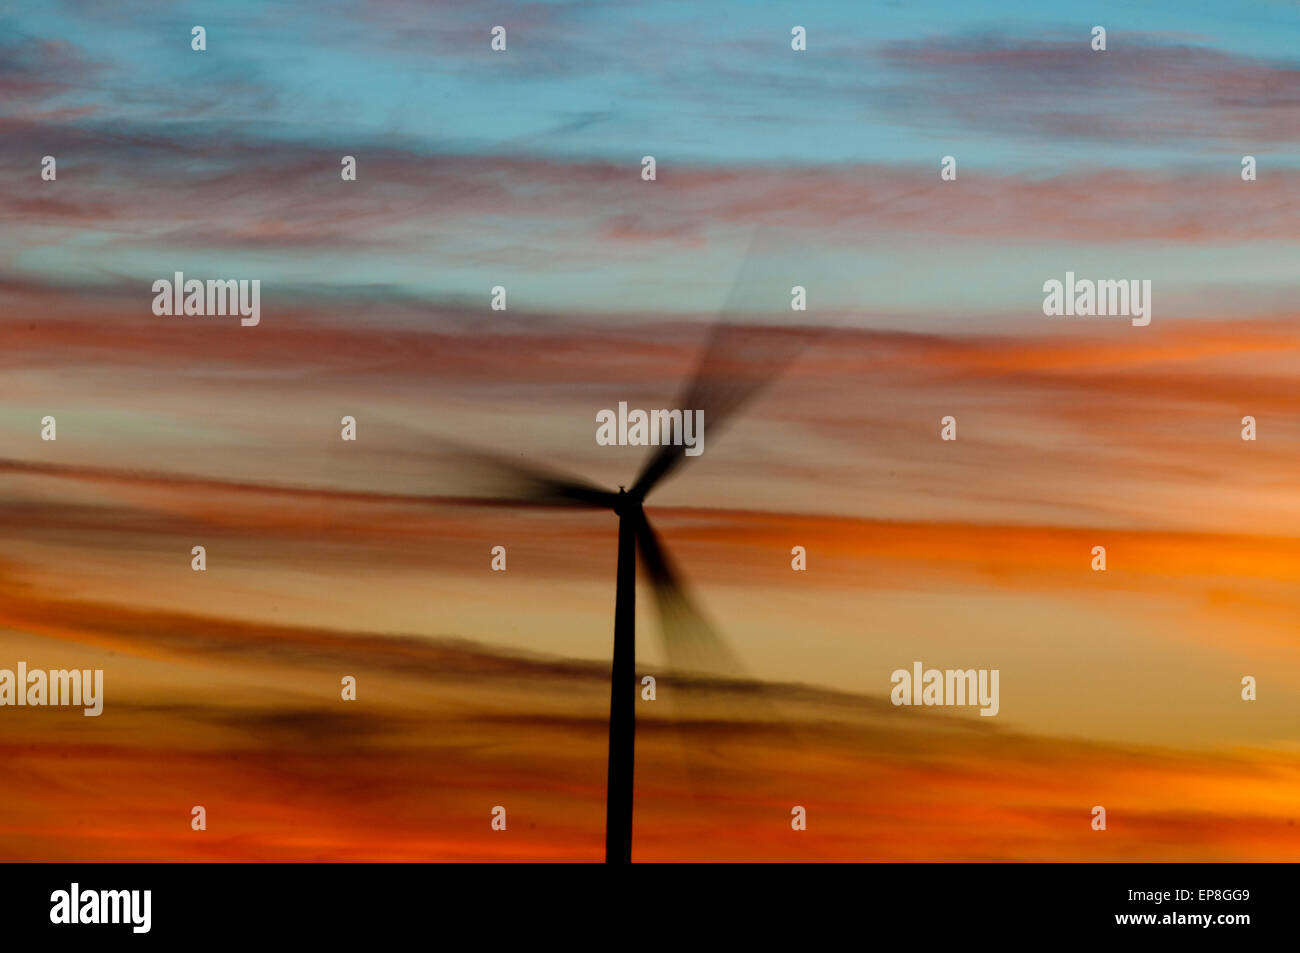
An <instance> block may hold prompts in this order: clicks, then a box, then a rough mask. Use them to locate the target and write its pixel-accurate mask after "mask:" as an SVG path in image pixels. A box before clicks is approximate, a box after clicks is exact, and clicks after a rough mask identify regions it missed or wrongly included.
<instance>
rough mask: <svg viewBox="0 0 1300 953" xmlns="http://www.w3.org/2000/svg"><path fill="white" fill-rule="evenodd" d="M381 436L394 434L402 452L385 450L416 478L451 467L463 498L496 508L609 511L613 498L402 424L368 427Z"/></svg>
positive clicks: (558, 474)
mask: <svg viewBox="0 0 1300 953" xmlns="http://www.w3.org/2000/svg"><path fill="white" fill-rule="evenodd" d="M373 430H378V431H379V432H380V433H381V434H382V433H385V432H390V433H395V434H400V441H399V446H400V447H401V448H402V449H395V450H390V451H389V453H390V454H391V455H392V456H393V457H396V458H398V459H413V460H414V461H415V462H416V465H417V467H416V472H417V474H418V473H420V472H421V471H425V472H428V471H431V470H432V469H433V464H435V463H436V464H438V465H440V466H443V467H446V466H448V465H454V466H455V468H456V477H457V479H458V480H459V481H467V482H468V483H469V484H470V485H469V486H468V487H467V488H466V491H467V492H466V495H468V496H470V497H472V498H475V499H482V500H485V501H488V502H492V503H497V504H510V503H520V504H526V505H534V506H569V507H590V508H595V509H612V508H613V506H614V501H615V500H616V499H617V498H618V494H617V493H611V492H610V491H609V490H605V489H603V488H601V487H599V486H596V485H595V484H593V483H589V482H588V481H586V480H584V479H582V478H581V477H577V476H573V475H571V474H569V473H565V472H563V471H561V470H556V469H554V468H550V467H543V466H541V465H539V464H536V463H532V462H531V461H529V460H527V459H524V458H522V457H512V456H508V455H506V454H503V453H497V452H494V451H489V450H484V449H482V448H480V447H475V446H471V445H469V444H466V443H462V442H460V441H458V440H453V439H451V438H449V437H444V436H435V435H432V434H428V433H425V432H423V431H420V430H416V429H415V428H413V427H410V426H409V425H407V424H399V423H396V422H394V421H392V420H385V421H382V422H380V423H379V424H377V425H376V426H374V427H372V431H373Z"/></svg>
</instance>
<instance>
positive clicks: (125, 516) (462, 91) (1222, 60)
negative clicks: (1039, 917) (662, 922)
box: [0, 0, 1300, 861]
mask: <svg viewBox="0 0 1300 953" xmlns="http://www.w3.org/2000/svg"><path fill="white" fill-rule="evenodd" d="M29 6H30V5H29ZM497 24H501V25H504V26H505V27H506V29H507V36H508V49H507V51H506V52H504V53H494V52H493V51H492V50H491V49H490V48H489V41H490V39H491V36H490V32H489V31H490V30H491V28H492V27H493V26H494V25H497ZM1096 24H1100V25H1103V26H1105V27H1106V29H1107V47H1108V48H1107V50H1106V51H1105V52H1094V51H1093V50H1091V49H1090V47H1089V41H1090V31H1091V29H1092V27H1093V26H1094V25H1096ZM194 25H203V26H204V27H205V28H206V30H207V49H206V51H204V52H196V51H193V50H191V48H190V30H191V27H192V26H194ZM794 25H802V26H804V27H805V28H806V30H807V36H808V48H807V50H806V51H804V52H798V53H796V52H794V51H792V50H791V48H790V35H791V34H790V31H791V28H792V26H794ZM1298 40H1300V6H1297V5H1296V4H1295V3H1287V2H1282V0H1277V2H1266V0H1261V2H1256V3H1251V4H1248V5H1242V6H1239V7H1225V6H1224V5H1223V4H1218V3H1216V4H1211V3H1197V2H1160V3H1144V4H1141V5H1138V4H1107V3H1102V4H1097V5H1093V6H1090V7H1088V8H1087V9H1086V10H1084V11H1080V10H1079V9H1078V8H1076V7H1075V6H1074V5H1069V4H1060V3H1007V2H993V3H988V4H980V5H978V6H977V8H972V9H970V10H965V9H963V8H961V6H960V5H954V4H940V3H908V4H892V3H865V2H842V3H841V2H821V3H818V2H811V3H798V4H794V3H788V4H787V3H752V4H751V3H745V4H721V3H715V2H707V0H706V2H692V3H676V2H672V3H670V2H656V3H632V2H610V3H588V2H554V3H551V2H536V3H524V4H518V3H481V2H457V3H451V2H435V3H417V2H414V0H380V2H372V3H352V4H342V3H328V2H327V3H315V4H306V3H302V2H283V3H238V2H231V3H222V4H218V5H209V4H188V3H180V4H172V3H144V2H138V0H122V2H119V3H113V4H96V3H91V2H82V0H77V2H62V3H51V4H48V5H40V6H39V7H37V6H31V7H30V9H19V8H18V7H17V5H12V6H10V5H5V6H0V170H3V175H0V511H2V513H0V668H10V669H12V668H14V667H15V666H16V664H17V663H18V662H19V661H26V662H27V663H28V666H29V667H31V668H37V667H44V668H63V667H68V668H71V667H76V668H102V669H103V670H104V673H105V675H104V681H105V694H106V698H105V703H104V713H103V715H101V716H100V717H98V718H86V717H83V716H82V714H81V712H80V710H71V709H63V708H44V709H41V708H21V709H19V708H9V707H4V708H0V759H3V765H4V783H3V784H0V860H39V861H45V860H61V861H63V860H66V861H82V860H86V861H101V860H404V861H407V860H409V861H419V860H565V861H567V860H583V861H587V860H599V859H601V857H602V856H603V846H604V840H603V838H604V834H603V825H604V797H605V790H604V786H605V767H606V764H605V758H606V749H605V746H606V730H607V717H608V703H609V658H610V652H611V636H612V618H613V604H614V558H615V543H616V528H617V524H616V520H615V517H614V516H613V515H612V514H605V513H586V512H569V511H550V510H542V509H527V508H518V509H516V508H508V507H489V506H476V505H469V504H467V503H465V502H454V501H453V500H452V499H450V498H461V497H468V496H475V495H481V494H483V493H485V492H487V491H486V489H485V488H484V485H483V484H482V482H481V481H480V477H479V475H478V474H477V473H475V472H474V471H473V469H472V468H469V467H467V466H465V465H464V460H463V459H462V458H461V457H459V456H458V455H457V454H455V453H452V452H449V451H448V449H447V448H448V447H449V446H450V445H451V443H452V442H455V443H456V444H458V445H469V446H473V447H476V448H480V449H482V450H484V451H487V452H491V453H495V454H500V455H502V456H505V457H509V458H513V459H517V460H520V461H525V460H526V461H531V462H534V463H536V464H538V465H541V466H547V467H553V468H558V469H562V470H564V471H570V472H574V473H577V474H580V475H582V476H584V477H586V478H588V479H590V480H592V481H593V482H596V483H599V484H601V485H603V486H607V487H617V486H618V485H620V484H630V483H631V482H632V481H633V480H634V479H635V477H636V473H637V471H638V469H639V467H640V465H641V463H642V460H643V456H644V450H643V449H642V448H635V447H602V446H598V445H597V443H596V441H595V439H594V434H595V415H596V413H597V412H598V411H599V410H601V409H603V408H607V407H616V406H617V404H618V402H619V401H627V402H628V403H629V405H630V406H632V407H672V406H677V404H676V403H675V401H676V400H677V399H678V397H679V395H680V393H681V391H682V388H683V386H684V385H685V383H686V382H687V381H688V380H689V378H690V375H691V373H692V370H693V368H694V367H695V364H696V362H697V360H698V357H699V354H700V349H701V347H702V345H703V343H704V342H705V339H706V336H707V334H708V329H709V327H710V326H711V325H712V324H713V323H714V322H717V321H720V320H721V321H726V322H731V323H737V324H742V325H754V326H763V327H780V326H790V327H793V328H797V329H807V328H817V329H825V330H824V333H823V334H821V336H820V337H819V338H818V339H817V340H816V341H815V342H814V343H812V344H811V345H810V346H808V348H807V349H806V350H805V351H803V352H801V353H800V354H799V355H798V357H797V360H795V362H794V363H793V365H792V366H791V367H790V368H789V369H788V370H787V371H786V372H785V373H784V374H782V375H781V376H780V377H779V378H778V379H776V380H774V381H773V382H772V384H771V386H770V387H769V388H767V389H766V390H764V391H763V392H762V394H761V396H760V397H759V398H758V399H757V400H756V401H755V402H754V403H753V404H752V405H750V406H748V407H747V408H746V409H745V411H744V412H743V413H742V414H741V415H740V416H739V417H738V418H737V420H736V422H735V425H734V426H733V427H730V428H728V429H727V430H726V431H725V432H718V433H713V432H710V431H709V421H708V420H706V421H705V428H706V444H705V448H706V449H705V452H704V453H703V455H702V456H700V457H699V458H698V459H696V460H693V461H690V462H689V463H688V464H687V465H686V466H684V467H682V468H681V470H680V471H678V472H677V473H675V474H674V475H673V476H672V478H671V479H670V480H669V481H667V482H666V483H665V484H664V485H663V486H662V487H661V488H660V489H658V490H657V491H656V492H655V494H654V495H653V496H652V497H651V498H650V500H649V501H648V503H647V512H648V514H649V515H650V518H651V519H652V521H653V522H654V524H655V525H656V527H657V528H658V530H659V532H660V534H661V535H662V537H663V538H664V540H665V543H666V545H667V546H668V547H669V549H670V550H671V552H672V554H673V555H674V556H675V557H676V559H677V561H678V562H679V563H680V565H681V568H682V570H683V573H684V575H685V576H686V577H687V578H688V579H689V581H690V583H691V584H692V587H693V591H694V594H695V595H696V596H697V598H698V602H699V603H700V605H701V606H702V607H703V609H704V610H705V611H706V612H707V614H708V615H709V617H710V618H711V620H712V621H713V623H714V624H715V626H716V628H717V630H718V631H719V632H720V633H721V634H722V635H723V636H724V637H725V639H726V641H727V643H728V645H729V646H730V648H731V649H732V651H733V652H734V653H735V655H736V656H737V658H738V660H739V662H740V663H741V665H740V667H738V668H737V669H736V670H735V671H731V672H714V673H711V674H712V675H715V676H719V675H720V676H725V678H721V679H719V678H711V679H710V678H704V677H702V676H698V677H695V678H691V677H688V676H687V675H686V674H685V673H681V674H677V673H673V672H670V671H669V670H668V667H667V659H666V657H665V655H664V653H663V651H662V649H661V645H660V641H659V638H658V636H659V620H658V618H657V616H656V614H655V611H654V605H653V601H652V599H651V598H650V592H649V589H648V588H643V590H642V591H641V593H640V596H639V602H638V607H637V609H638V646H637V650H638V664H637V670H638V673H642V674H646V673H648V674H655V675H657V677H659V679H660V681H659V697H658V699H657V700H656V701H655V702H653V703H639V704H638V709H637V716H638V719H639V730H638V737H637V769H636V770H637V776H636V783H637V788H636V794H637V801H636V815H635V827H634V844H633V856H634V859H637V860H715V859H735V860H952V861H966V860H1122V861H1130V860H1132V861H1139V860H1140V861H1148V860H1150V861H1159V860H1188V861H1191V860H1213V861H1218V860H1224V861H1227V860H1291V861H1294V860H1300V829H1297V826H1296V818H1297V816H1298V815H1300V639H1298V636H1300V484H1298V482H1297V481H1298V479H1300V334H1298V333H1297V328H1296V321H1297V318H1298V317H1300V297H1298V296H1297V293H1296V292H1297V290H1298V289H1300V270H1298V269H1297V262H1298V261H1300V255H1298V253H1300V151H1298V150H1297V144H1298V143H1300V58H1298V57H1300V54H1297V53H1296V50H1297V49H1298V48H1300V47H1298V46H1297V41H1298ZM47 155H52V156H54V157H55V158H56V160H57V179H56V180H55V181H43V180H42V178H41V175H40V171H41V160H42V157H43V156H47ZM345 155H350V156H355V157H356V160H357V180H356V181H343V180H342V179H341V177H340V159H341V157H342V156H345ZM645 155H653V156H654V157H655V158H656V162H657V178H656V180H655V181H653V182H647V181H643V180H642V178H641V159H642V157H643V156H645ZM946 155H951V156H954V157H955V158H956V160H957V166H958V177H957V179H956V181H951V182H945V181H942V180H941V179H940V175H939V169H940V160H941V158H942V157H943V156H946ZM1245 155H1251V156H1254V157H1255V158H1256V160H1257V165H1258V180H1257V181H1253V182H1245V181H1243V180H1242V177H1241V160H1242V157H1243V156H1245ZM1067 271H1071V272H1074V273H1076V274H1077V275H1078V276H1079V277H1083V278H1093V279H1100V278H1112V279H1130V278H1132V279H1149V280H1151V282H1152V286H1153V294H1152V320H1151V323H1150V325H1149V326H1147V327H1134V326H1132V325H1131V324H1130V323H1129V321H1128V320H1127V319H1126V318H1050V317H1046V316H1044V314H1043V310H1042V304H1043V298H1044V294H1043V291H1042V286H1043V283H1044V282H1045V281H1048V280H1050V279H1057V280H1063V279H1064V277H1065V275H1066V272H1067ZM175 272H183V273H184V274H185V276H186V277H187V278H189V277H193V278H200V279H208V278H235V279H239V278H244V279H259V280H260V281H261V295H262V297H261V323H260V324H259V325H258V326H257V327H241V326H240V324H239V321H238V319H237V318H228V317H227V318H221V317H216V318H208V317H195V316H190V317H159V316H156V315H154V313H153V312H152V310H151V302H152V300H153V293H152V291H151V287H152V284H153V282H154V281H155V280H157V279H161V278H167V279H170V278H171V277H172V276H173V274H174V273H175ZM497 285H501V286H504V287H506V288H507V291H508V302H509V307H508V310H506V311H493V310H492V309H491V308H490V307H489V301H490V294H491V289H492V288H493V287H494V286H497ZM794 285H802V286H804V287H806V288H807V296H808V309H807V311H805V312H792V311H791V309H790V300H791V298H790V289H791V287H792V286H794ZM736 362H737V364H739V363H741V362H743V358H740V357H738V358H737V359H736ZM730 370H731V371H732V372H734V373H736V374H743V372H744V367H739V366H732V367H731V368H730ZM47 415H48V416H53V417H55V418H56V420H57V435H58V436H57V440H55V441H45V440H42V439H41V421H42V418H44V417H46V416H47ZM344 415H351V416H353V417H355V418H356V420H357V433H358V438H357V440H356V441H355V442H344V441H342V440H341V439H340V419H341V418H342V417H343V416H344ZM947 415H951V416H953V417H955V418H956V421H957V433H958V439H957V440H956V441H943V440H941V439H940V426H941V425H940V421H941V419H942V418H944V417H945V416H947ZM1247 415H1249V416H1252V417H1254V418H1255V420H1256V423H1257V428H1258V439H1257V440H1255V441H1244V440H1242V439H1241V431H1242V418H1243V417H1245V416H1247ZM421 495H424V496H438V497H444V498H448V499H444V501H443V502H441V503H437V504H430V503H420V502H416V501H413V500H411V499H410V497H412V496H421ZM195 545H203V546H205V547H206V550H207V561H208V568H207V571H206V572H202V573H200V572H194V571H192V570H191V568H190V560H191V555H190V553H191V547H193V546H195ZM497 545H502V546H505V547H506V548H507V551H508V560H509V562H508V566H509V568H508V571H507V572H505V573H494V572H492V571H490V568H489V563H490V557H489V552H490V550H491V548H492V547H493V546H497ZM797 545H798V546H804V547H806V549H807V552H808V571H807V572H802V573H796V572H793V571H792V570H791V565H790V558H791V557H790V553H791V548H792V547H793V546H797ZM1099 545H1100V546H1105V547H1106V550H1107V563H1108V568H1107V571H1106V572H1094V571H1092V569H1091V566H1090V564H1091V561H1092V556H1091V552H1092V549H1093V547H1094V546H1099ZM915 660H921V661H923V662H924V663H925V665H926V666H927V667H936V668H941V669H947V668H962V669H965V668H989V669H998V670H999V671H1000V673H1001V679H1000V686H1001V706H1000V707H1001V710H1000V712H999V714H998V715H997V716H996V717H994V718H981V717H979V716H978V714H977V712H976V710H975V709H935V708H929V709H923V708H912V707H894V706H893V705H891V704H890V703H889V691H890V688H891V684H890V674H891V672H892V671H893V670H895V669H898V668H910V667H911V665H912V663H913V661H915ZM344 675H352V676H355V677H356V679H357V684H358V698H357V700H356V701H355V702H345V701H343V700H341V699H340V697H339V684H340V679H341V678H342V677H343V676H344ZM1247 675H1250V676H1254V677H1255V678H1256V679H1257V680H1258V700H1256V701H1252V702H1247V701H1243V700H1242V698H1241V680H1242V678H1243V676H1247ZM194 805H204V806H205V807H206V809H207V813H208V829H207V830H206V831H202V832H199V831H193V830H191V829H190V816H191V815H190V812H191V808H192V807H193V806H194ZM496 805H504V806H505V807H506V808H507V812H508V817H509V825H508V829H507V830H506V831H504V832H500V831H493V830H491V829H490V826H489V821H490V812H491V810H492V808H493V807H494V806H496ZM793 805H802V806H805V807H806V808H807V810H808V818H809V821H808V830H807V831H803V832H795V831H792V830H791V827H790V816H791V814H790V811H791V807H792V806H793ZM1094 805H1103V806H1105V807H1106V809H1107V814H1108V828H1107V830H1106V831H1105V832H1098V831H1093V830H1092V829H1091V828H1090V821H1091V813H1090V812H1091V810H1092V808H1093V807H1094Z"/></svg>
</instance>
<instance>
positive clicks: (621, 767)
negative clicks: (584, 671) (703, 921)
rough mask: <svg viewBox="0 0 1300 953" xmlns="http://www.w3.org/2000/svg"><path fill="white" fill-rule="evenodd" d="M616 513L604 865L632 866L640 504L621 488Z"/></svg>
mask: <svg viewBox="0 0 1300 953" xmlns="http://www.w3.org/2000/svg"><path fill="white" fill-rule="evenodd" d="M614 511H615V512H616V513H618V590H617V593H616V595H615V598H614V668H613V673H612V675H611V677H610V687H609V780H608V786H607V788H606V795H605V797H606V800H605V862H606V863H608V864H627V863H631V861H632V771H633V767H634V765H635V763H636V759H635V754H634V747H635V738H636V528H637V521H638V520H639V519H640V515H641V503H640V501H639V500H635V499H634V498H632V497H630V496H629V495H628V494H627V492H626V491H625V490H623V488H622V487H620V488H619V491H618V499H617V500H616V501H615V504H614Z"/></svg>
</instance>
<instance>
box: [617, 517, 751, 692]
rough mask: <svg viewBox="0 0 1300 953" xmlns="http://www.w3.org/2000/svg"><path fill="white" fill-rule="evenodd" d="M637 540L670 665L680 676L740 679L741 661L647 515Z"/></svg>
mask: <svg viewBox="0 0 1300 953" xmlns="http://www.w3.org/2000/svg"><path fill="white" fill-rule="evenodd" d="M636 538H637V545H638V548H639V549H640V550H641V561H642V564H643V565H644V566H645V568H646V572H647V574H648V575H649V576H650V581H651V584H652V586H653V588H654V594H655V602H656V604H657V605H658V609H659V627H660V632H661V634H662V637H663V640H664V647H665V649H666V650H667V652H668V659H669V664H670V665H672V667H673V669H674V670H676V671H677V672H678V673H679V674H682V673H685V672H688V671H695V672H707V673H710V674H714V675H724V676H731V677H737V676H740V675H741V674H742V673H743V669H742V668H741V666H740V663H739V660H738V659H737V658H736V656H735V655H734V653H732V651H731V649H730V648H728V647H727V644H726V643H725V642H724V641H723V640H722V637H721V636H719V635H718V633H717V631H716V630H715V629H714V628H713V626H712V625H711V624H710V623H709V621H708V619H706V618H705V617H704V614H703V613H702V612H700V610H699V609H698V608H697V607H696V605H695V600H694V599H693V598H692V597H691V595H690V593H689V592H688V590H687V589H686V586H685V585H684V584H683V582H682V580H681V577H680V575H679V574H678V572H677V570H676V568H675V567H674V566H673V563H672V560H671V559H670V558H669V556H668V553H667V552H666V551H665V550H664V547H663V543H662V541H661V540H660V539H659V534H658V533H656V532H655V530H654V527H653V526H651V525H650V521H649V520H648V519H647V518H646V515H645V513H644V512H642V513H641V514H640V515H639V517H638V518H637V522H636Z"/></svg>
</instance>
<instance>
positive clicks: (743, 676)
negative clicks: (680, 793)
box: [636, 513, 802, 810]
mask: <svg viewBox="0 0 1300 953" xmlns="http://www.w3.org/2000/svg"><path fill="white" fill-rule="evenodd" d="M636 531H637V543H638V548H639V549H640V551H641V558H642V563H643V565H644V566H645V568H646V571H647V573H648V575H649V576H650V580H651V582H652V583H653V586H654V593H655V599H656V602H657V603H658V609H659V616H660V632H661V635H662V637H663V641H664V647H665V649H666V650H667V655H668V664H669V665H670V666H671V669H672V673H671V675H672V677H671V678H670V679H669V680H668V681H667V682H664V681H663V680H661V682H660V683H661V684H663V685H671V686H672V687H671V688H669V690H668V698H667V700H668V704H669V710H671V711H672V712H674V713H675V717H674V716H670V717H669V719H668V723H669V724H670V725H671V726H672V728H673V732H674V734H675V736H676V738H677V740H678V746H677V752H678V755H679V758H680V764H681V766H682V768H683V770H684V775H685V778H686V780H687V784H688V786H689V788H690V791H691V796H692V798H693V799H699V800H700V801H701V803H702V804H703V805H705V806H706V807H705V810H711V809H713V808H715V807H716V805H717V804H718V803H719V802H718V796H719V793H720V792H723V791H726V790H727V788H728V784H729V782H730V780H731V779H732V778H734V776H735V772H736V770H737V769H738V768H739V767H741V766H742V765H744V764H747V762H746V761H745V760H744V759H745V758H746V757H747V752H746V749H747V748H752V746H753V745H755V744H759V745H763V746H765V747H767V748H769V749H770V750H773V751H776V752H779V753H780V754H781V755H784V756H787V757H789V756H794V755H797V753H798V752H799V751H800V750H801V748H802V741H801V739H800V738H799V737H798V734H797V733H796V731H795V729H794V726H793V725H792V724H791V722H790V720H789V719H788V718H787V717H786V715H785V713H783V712H782V711H781V709H780V708H779V707H778V706H777V705H776V703H775V701H774V696H773V692H772V690H771V689H770V688H769V687H768V686H766V685H765V684H764V683H763V682H761V681H758V680H757V679H754V678H753V677H752V676H750V675H749V673H748V672H747V671H746V670H745V668H744V666H743V665H742V664H741V663H740V661H739V659H738V658H737V657H736V656H735V654H734V653H733V652H732V651H731V649H730V648H729V647H728V646H727V644H726V642H725V641H723V639H722V638H721V636H719V635H718V633H717V631H716V630H715V629H714V627H713V626H712V625H711V624H710V623H709V621H708V619H706V618H705V616H704V614H703V613H702V612H700V610H699V609H698V608H697V607H696V605H695V602H694V600H693V599H692V597H691V595H690V593H689V592H688V591H687V589H686V586H685V585H684V584H683V582H682V580H681V576H680V574H679V572H678V571H677V569H676V567H675V566H674V565H673V562H672V560H671V559H670V558H669V556H668V554H667V552H666V551H665V550H664V547H663V543H662V541H661V540H660V538H659V535H658V533H656V532H655V530H654V527H652V526H651V525H650V522H649V520H648V519H646V517H645V514H644V513H642V514H641V515H640V518H639V519H638V521H637V526H636ZM719 676H723V677H721V678H720V677H719ZM661 690H662V689H661Z"/></svg>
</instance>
